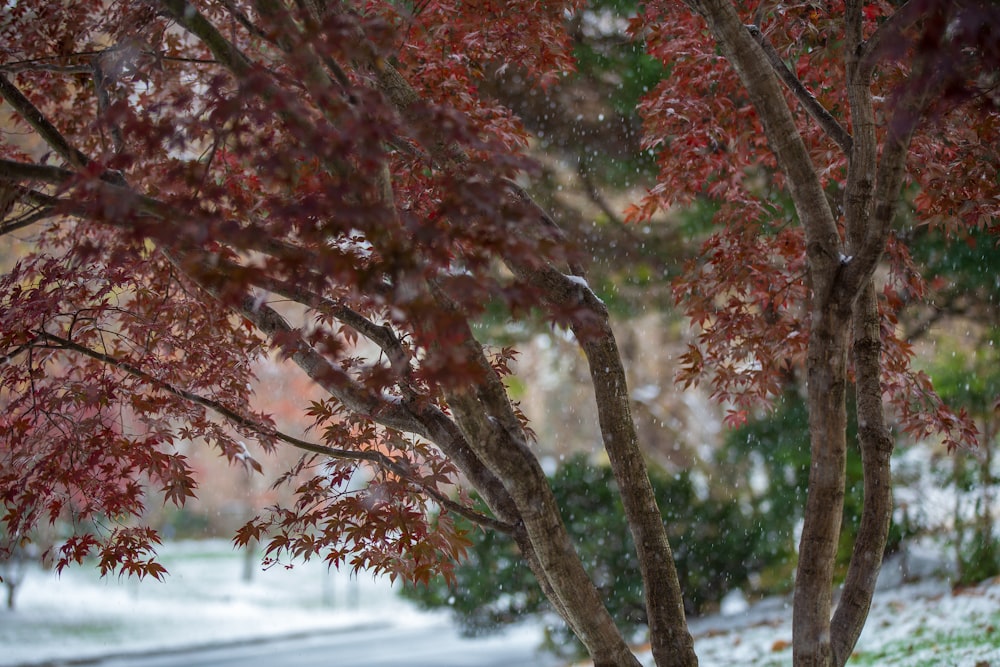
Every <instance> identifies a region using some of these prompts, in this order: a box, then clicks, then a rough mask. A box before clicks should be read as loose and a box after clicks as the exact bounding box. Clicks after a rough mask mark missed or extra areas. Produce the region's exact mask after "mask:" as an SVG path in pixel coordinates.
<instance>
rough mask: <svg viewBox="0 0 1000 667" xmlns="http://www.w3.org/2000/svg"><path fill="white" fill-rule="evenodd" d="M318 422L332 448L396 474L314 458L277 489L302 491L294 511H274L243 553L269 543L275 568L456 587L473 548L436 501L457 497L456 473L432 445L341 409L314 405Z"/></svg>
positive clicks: (244, 536)
mask: <svg viewBox="0 0 1000 667" xmlns="http://www.w3.org/2000/svg"><path fill="white" fill-rule="evenodd" d="M309 413H310V414H311V415H312V416H314V417H315V419H316V426H317V427H322V428H323V432H324V433H323V440H324V441H325V442H328V443H331V444H334V443H336V444H339V445H341V446H345V445H346V446H349V447H350V448H351V449H352V450H355V451H358V452H363V453H370V452H374V453H377V454H379V455H380V456H383V457H385V458H386V459H387V460H391V461H392V462H393V467H391V468H389V467H387V466H385V465H371V464H370V463H368V464H361V463H359V462H357V461H345V460H331V459H327V458H325V457H318V456H310V457H304V458H303V459H301V460H300V461H299V463H298V465H296V466H295V467H294V468H293V469H292V470H290V471H288V472H287V473H286V474H285V475H283V476H282V477H280V478H279V479H278V480H277V482H275V487H278V486H281V485H285V484H289V485H292V486H293V487H294V492H295V501H294V504H293V505H292V506H290V507H284V506H278V505H276V506H273V507H271V508H269V509H268V511H267V513H266V515H264V516H262V517H257V518H255V519H253V520H251V521H250V522H248V523H247V524H246V525H245V526H243V527H242V528H241V529H240V530H239V531H238V533H237V535H236V537H235V540H234V541H235V543H236V544H237V545H238V546H247V545H248V544H249V543H250V542H251V540H256V541H259V542H266V547H265V564H267V565H274V564H277V563H281V562H287V561H289V560H291V559H302V560H309V559H310V558H313V557H319V558H322V559H323V561H324V562H326V563H327V564H328V565H329V566H330V567H340V566H341V565H343V564H347V565H348V566H350V568H351V569H352V570H353V571H354V572H357V571H359V570H366V571H369V572H372V573H374V574H383V573H385V574H388V575H389V577H390V578H391V579H392V580H395V579H396V578H397V577H402V578H404V579H405V580H407V581H411V582H417V583H424V584H426V583H427V582H428V581H429V580H430V578H431V577H432V576H434V575H435V574H443V575H444V576H446V577H449V578H450V577H452V576H453V568H454V563H455V562H457V561H458V560H459V559H460V558H461V557H462V556H463V555H464V553H465V550H466V549H467V548H468V546H469V545H470V544H471V542H470V541H469V540H468V538H466V537H465V535H464V533H463V532H462V531H461V530H460V529H458V528H457V527H456V526H455V524H454V523H453V521H452V518H451V516H450V515H449V514H448V513H447V512H445V511H442V509H443V508H441V507H440V506H437V505H436V504H435V503H434V501H433V500H431V498H430V497H429V495H428V493H429V492H431V493H434V494H439V495H446V494H447V493H448V491H449V486H450V484H451V483H452V479H453V478H454V476H455V473H456V471H455V468H454V466H453V465H452V464H451V463H450V462H449V461H447V460H446V459H444V458H442V457H441V456H440V454H439V453H438V452H437V451H436V450H435V449H434V448H432V447H430V446H428V445H427V444H426V443H423V442H421V441H419V440H408V439H405V438H404V437H402V436H401V435H400V434H398V433H396V432H393V431H387V430H385V429H381V428H378V427H376V426H374V425H372V424H371V422H369V421H362V420H358V419H351V418H349V417H348V416H347V415H344V414H343V412H342V410H341V409H340V408H339V406H338V405H336V404H335V403H334V402H330V401H324V402H317V403H314V404H313V405H312V407H311V408H310V410H309ZM461 500H463V501H465V502H467V501H468V498H467V497H465V496H464V494H463V495H462V497H461Z"/></svg>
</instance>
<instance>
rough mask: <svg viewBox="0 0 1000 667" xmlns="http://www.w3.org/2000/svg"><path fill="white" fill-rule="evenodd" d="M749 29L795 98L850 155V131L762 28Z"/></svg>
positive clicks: (751, 27)
mask: <svg viewBox="0 0 1000 667" xmlns="http://www.w3.org/2000/svg"><path fill="white" fill-rule="evenodd" d="M747 30H748V31H749V32H750V35H751V36H752V37H753V38H754V39H755V40H756V41H757V43H758V44H760V47H761V49H763V51H764V55H765V56H766V57H767V61H768V62H769V63H771V67H772V68H773V69H774V71H775V73H776V74H777V75H778V76H779V77H780V78H781V80H782V82H784V84H785V85H786V86H787V87H788V89H789V90H790V91H792V94H793V95H795V98H796V99H797V100H798V101H799V103H800V104H802V106H803V107H804V108H805V110H806V111H807V112H809V115H810V116H812V117H813V120H815V121H816V122H817V123H819V126H820V127H821V128H823V131H824V132H826V134H827V136H828V137H830V138H831V139H833V141H834V143H836V144H837V145H838V146H840V149H841V150H842V151H844V153H845V154H846V155H850V154H851V143H852V139H851V135H850V133H849V132H848V131H847V130H845V129H844V127H843V126H842V125H841V124H840V123H839V122H838V121H837V119H836V118H834V117H833V115H832V114H831V113H830V112H829V111H827V110H826V108H825V107H824V106H823V105H822V104H820V103H819V100H817V99H816V97H815V96H814V95H813V94H812V92H811V91H810V90H809V89H808V88H806V86H805V84H803V83H802V82H801V81H799V78H798V77H797V76H795V73H794V72H793V71H792V70H791V69H789V67H788V65H786V64H785V61H784V60H782V59H781V55H780V54H779V53H778V52H777V51H776V50H775V48H774V47H773V46H772V45H771V42H769V41H768V39H767V37H766V36H765V35H764V33H763V32H761V30H760V28H759V27H757V26H755V25H748V26H747Z"/></svg>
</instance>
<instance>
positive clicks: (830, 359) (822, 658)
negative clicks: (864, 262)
mask: <svg viewBox="0 0 1000 667" xmlns="http://www.w3.org/2000/svg"><path fill="white" fill-rule="evenodd" d="M817 300H818V299H817ZM848 315H849V313H845V312H844V311H843V309H841V308H837V307H835V305H834V304H831V303H829V302H827V303H824V304H821V307H820V308H816V309H814V311H813V322H812V332H811V337H810V339H809V351H808V357H807V364H808V368H807V373H808V380H809V387H808V397H809V440H810V443H809V444H810V452H811V459H810V460H811V464H810V468H809V493H808V497H807V499H806V510H805V517H804V524H803V527H802V538H801V540H800V541H799V562H798V568H797V570H796V576H795V600H794V605H793V612H792V641H793V643H792V654H793V660H794V663H795V665H796V666H808V667H812V666H814V665H815V666H817V667H827V666H829V665H831V664H832V661H833V653H832V646H831V643H830V610H831V608H832V583H833V565H834V560H835V558H836V554H837V542H838V540H839V538H840V523H841V517H842V511H843V506H844V480H845V465H846V461H847V435H846V430H847V413H846V408H845V396H846V386H847V339H848V332H849V326H850V320H849V317H848Z"/></svg>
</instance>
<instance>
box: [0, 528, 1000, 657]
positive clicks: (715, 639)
mask: <svg viewBox="0 0 1000 667" xmlns="http://www.w3.org/2000/svg"><path fill="white" fill-rule="evenodd" d="M162 560H163V562H164V564H165V565H166V566H167V568H168V569H169V570H170V576H169V577H167V580H166V581H165V582H156V581H145V582H142V583H138V582H135V581H129V580H123V581H119V580H118V579H116V578H110V579H104V580H102V579H100V578H99V577H98V576H97V573H96V571H95V570H94V569H93V568H86V567H84V568H79V567H78V568H73V569H69V570H67V571H65V572H64V573H63V574H62V576H61V577H58V578H57V577H56V575H55V574H53V573H51V572H41V571H34V572H31V573H30V574H29V577H28V579H27V580H26V581H25V583H24V584H23V587H22V589H21V591H20V594H19V595H18V607H17V609H16V610H15V611H14V612H10V611H7V610H6V609H2V610H0V666H2V667H10V666H12V665H25V664H27V665H32V664H41V663H44V662H47V661H52V660H58V659H67V658H68V659H75V660H80V659H85V658H89V657H98V656H103V655H121V654H128V653H131V652H146V651H157V650H163V649H174V648H181V647H192V646H198V645H208V644H214V643H227V642H236V641H240V640H247V639H262V638H268V637H272V638H277V637H285V636H289V635H295V634H303V633H311V632H320V631H330V630H338V629H339V630H345V629H349V628H354V627H359V626H365V625H374V624H375V623H376V622H377V623H379V624H381V625H385V623H386V619H391V622H392V623H394V624H396V626H399V627H402V626H408V627H414V626H424V625H426V626H428V627H430V626H432V625H434V624H439V623H440V622H441V619H442V616H441V615H440V614H427V613H423V612H418V611H415V610H414V609H413V608H412V607H411V606H410V605H409V604H408V603H406V602H404V601H402V600H401V599H400V598H398V597H397V596H396V595H395V593H394V592H393V591H392V587H391V586H390V585H389V583H388V582H387V581H385V580H375V579H373V578H372V577H370V576H367V575H364V574H362V575H361V576H359V577H350V576H348V575H346V574H344V573H339V572H336V571H334V572H330V573H328V572H327V570H326V568H325V567H323V565H322V564H320V563H306V564H300V565H297V566H296V567H295V568H293V569H291V570H286V569H284V568H281V567H276V568H272V569H270V570H267V571H261V570H260V568H259V566H258V567H255V568H254V570H255V571H254V573H253V578H252V580H251V581H250V582H245V581H243V579H242V569H243V560H242V557H241V556H240V555H239V554H237V553H234V552H233V550H232V549H231V548H230V546H229V544H228V543H226V542H224V541H210V542H191V543H176V544H168V545H166V546H165V547H164V548H163V550H162ZM725 609H726V610H727V611H728V612H729V613H728V614H719V615H715V616H710V617H705V618H699V619H693V620H692V622H691V630H692V632H693V633H694V634H695V637H696V639H695V646H696V648H697V650H698V654H699V657H700V658H701V664H702V665H703V667H733V666H743V665H752V666H760V667H763V666H769V667H770V666H778V665H782V666H783V665H790V664H791V648H790V642H791V638H792V632H791V622H790V613H791V610H790V603H789V601H787V600H784V599H777V598H775V599H770V600H766V601H764V602H762V603H759V604H756V605H753V606H750V607H746V606H745V605H740V604H738V603H736V604H733V603H730V604H727V605H725ZM998 628H1000V580H993V581H990V582H984V583H983V584H981V585H980V586H977V587H975V588H971V589H966V590H962V591H952V590H951V588H950V587H949V586H948V584H947V583H945V582H943V581H940V580H931V581H925V582H922V583H919V584H911V585H908V586H903V587H900V588H893V589H888V590H882V591H880V592H879V594H878V596H877V597H876V602H875V605H874V607H873V609H872V613H871V616H870V619H869V622H868V625H867V626H866V629H865V632H864V634H863V635H862V637H861V640H860V642H859V644H858V648H857V651H856V654H855V657H854V658H853V659H852V661H851V663H850V664H852V665H879V666H881V665H899V666H907V667H916V666H927V667H931V666H933V667H939V666H943V667H988V666H992V667H1000V630H998ZM647 664H649V665H652V661H651V660H647ZM401 667H405V665H401Z"/></svg>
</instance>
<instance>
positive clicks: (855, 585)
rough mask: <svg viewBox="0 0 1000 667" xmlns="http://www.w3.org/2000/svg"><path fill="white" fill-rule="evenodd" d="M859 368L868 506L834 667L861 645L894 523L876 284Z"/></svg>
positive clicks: (859, 341) (857, 316)
mask: <svg viewBox="0 0 1000 667" xmlns="http://www.w3.org/2000/svg"><path fill="white" fill-rule="evenodd" d="M853 352H854V368H855V377H856V380H855V384H856V387H857V408H856V409H857V417H858V445H859V447H860V449H861V461H862V465H863V469H864V505H863V506H862V510H861V520H860V525H859V526H858V533H857V536H856V537H855V541H854V551H853V553H852V554H851V561H850V564H849V565H848V569H847V576H846V578H845V579H844V588H843V591H842V593H841V596H840V601H839V602H838V603H837V609H836V612H835V613H834V615H833V620H832V621H831V622H830V644H831V647H832V649H833V664H835V665H843V664H844V663H846V662H847V659H848V658H849V657H850V655H851V652H852V651H853V650H854V646H855V644H857V641H858V637H860V636H861V630H862V628H864V625H865V621H866V620H867V618H868V611H869V609H870V608H871V602H872V597H873V595H874V594H875V585H876V583H877V582H878V574H879V571H880V570H881V568H882V558H883V556H884V554H885V545H886V541H887V540H888V536H889V527H890V525H891V523H892V509H893V507H892V472H891V468H890V460H891V457H892V450H893V441H892V437H891V436H890V435H889V428H888V426H887V425H886V421H885V411H884V409H883V406H882V383H881V379H880V378H881V356H882V338H881V321H880V316H879V312H878V301H877V298H876V296H875V286H874V284H873V282H872V281H871V280H869V281H868V284H867V285H866V286H865V289H864V290H863V291H862V293H861V295H860V296H859V297H858V300H857V302H856V303H855V307H854V345H853Z"/></svg>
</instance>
